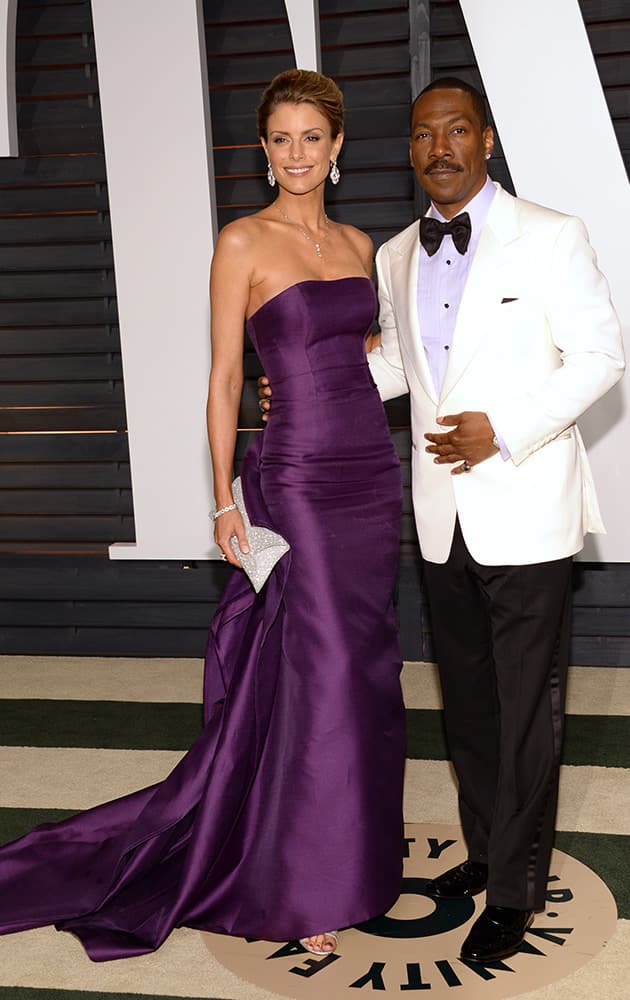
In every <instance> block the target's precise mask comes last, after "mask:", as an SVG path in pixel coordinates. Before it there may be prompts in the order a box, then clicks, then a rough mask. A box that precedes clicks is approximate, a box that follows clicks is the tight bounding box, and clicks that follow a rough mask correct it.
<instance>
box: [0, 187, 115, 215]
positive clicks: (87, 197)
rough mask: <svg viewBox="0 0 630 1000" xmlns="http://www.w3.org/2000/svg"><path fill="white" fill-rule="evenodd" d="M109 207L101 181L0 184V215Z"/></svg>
mask: <svg viewBox="0 0 630 1000" xmlns="http://www.w3.org/2000/svg"><path fill="white" fill-rule="evenodd" d="M108 207H109V201H108V197H107V189H106V187H105V186H104V185H102V184H64V185H61V184H59V185H54V186H43V187H35V186H33V187H1V188H0V216H4V217H6V216H11V215H20V214H28V213H31V212H45V213H53V212H90V211H91V212H104V211H107V209H108Z"/></svg>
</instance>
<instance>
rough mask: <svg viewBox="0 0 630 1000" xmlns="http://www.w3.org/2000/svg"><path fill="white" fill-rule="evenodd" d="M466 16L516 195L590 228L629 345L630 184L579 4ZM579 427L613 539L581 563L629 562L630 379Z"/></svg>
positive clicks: (482, 1) (533, 5)
mask: <svg viewBox="0 0 630 1000" xmlns="http://www.w3.org/2000/svg"><path fill="white" fill-rule="evenodd" d="M461 7H462V11H463V14H464V18H465V20H466V23H467V26H468V31H469V34H470V40H471V42H472V45H473V48H474V50H475V56H476V58H477V63H478V65H479V70H480V72H481V76H482V78H483V82H484V86H485V89H486V93H487V95H488V100H489V102H490V106H491V108H492V113H493V115H494V119H495V121H496V123H497V128H498V131H499V135H500V136H501V143H502V146H503V150H504V152H505V157H506V160H507V162H508V165H509V168H510V174H511V176H512V180H513V181H514V185H515V187H516V193H517V194H518V195H520V197H521V198H527V199H529V200H530V201H537V202H539V203H540V204H542V205H549V206H550V207H551V208H555V209H558V210H559V211H561V212H566V213H568V214H570V215H578V216H579V217H580V218H581V219H583V220H584V222H585V223H586V226H587V228H588V231H589V234H590V237H591V241H592V244H593V246H594V247H595V250H596V252H597V257H598V260H599V264H600V266H601V269H602V271H603V272H604V274H605V275H606V277H607V278H608V281H609V282H610V286H611V292H612V298H613V302H614V304H615V307H616V309H617V312H618V313H619V317H620V319H621V323H622V326H623V327H624V332H625V334H626V345H628V336H627V335H628V331H629V330H630V282H629V281H628V259H627V253H625V252H624V251H623V250H622V246H621V231H622V229H623V228H624V227H625V228H626V229H627V223H628V220H629V219H630V185H629V184H628V177H627V174H626V170H625V167H624V163H623V159H622V156H621V152H620V149H619V144H618V142H617V138H616V136H615V132H614V129H613V125H612V121H611V118H610V113H609V111H608V107H607V105H606V101H605V98H604V94H603V91H602V86H601V83H600V79H599V76H598V73H597V67H596V65H595V61H594V59H593V53H592V51H591V46H590V44H589V40H588V35H587V33H586V28H585V26H584V20H583V17H582V12H581V10H580V6H579V3H578V0H553V2H552V3H550V2H549V0H528V2H527V3H523V2H522V0H501V2H500V3H488V0H461ZM541 26H544V27H543V28H542V29H541ZM580 426H581V428H582V431H583V433H584V438H585V441H586V444H587V447H588V450H589V458H590V460H591V464H592V466H593V472H594V475H595V481H596V483H597V491H598V494H599V499H600V503H601V507H602V515H603V518H604V523H605V525H606V528H607V531H608V534H607V535H590V536H588V537H587V540H586V546H585V549H584V552H583V553H582V557H583V558H585V559H589V560H594V561H598V560H604V561H608V562H628V561H630V531H629V530H628V515H627V509H626V504H625V503H622V502H621V500H620V498H622V497H627V496H628V494H629V493H630V470H629V466H628V461H627V455H628V441H629V440H630V378H628V377H626V378H624V379H622V381H621V382H620V383H618V385H616V386H615V387H614V389H612V390H611V392H609V393H608V395H607V396H605V397H604V399H603V400H601V401H600V402H599V403H597V404H596V405H595V407H594V408H593V410H592V411H590V412H589V413H587V414H585V416H584V417H583V418H582V419H581V420H580Z"/></svg>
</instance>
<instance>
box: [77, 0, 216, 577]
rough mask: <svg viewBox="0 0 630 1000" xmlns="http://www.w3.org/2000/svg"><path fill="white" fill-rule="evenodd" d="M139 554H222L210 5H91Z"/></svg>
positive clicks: (155, 1) (165, 1)
mask: <svg viewBox="0 0 630 1000" xmlns="http://www.w3.org/2000/svg"><path fill="white" fill-rule="evenodd" d="M92 13H93V19H94V34H95V44H96V55H97V62H98V75H99V89H100V99H101V108H102V118H103V135H104V141H105V157H106V164H107V177H108V186H109V200H110V208H111V216H112V219H111V221H112V238H113V247H114V264H115V273H116V287H117V296H118V309H119V317H120V337H121V344H122V356H123V372H124V382H125V400H126V407H127V426H128V431H129V453H130V460H131V480H132V487H133V503H134V518H135V525H136V543H135V544H131V545H129V544H120V545H113V546H111V548H110V556H111V557H112V558H115V559H129V558H131V559H194V558H207V557H208V556H209V555H210V554H211V550H212V546H211V542H210V531H209V525H208V510H209V508H210V506H211V495H212V488H211V475H210V466H209V460H208V448H207V442H206V434H205V399H206V393H207V388H208V370H209V366H210V356H209V332H208V331H209V305H208V277H209V271H210V260H211V257H212V249H213V234H214V233H215V231H216V224H215V210H214V201H215V194H214V191H215V187H214V175H213V169H212V159H211V157H212V139H211V133H210V116H209V107H208V105H209V93H208V82H207V64H206V50H205V42H204V23H203V12H202V7H201V0H178V3H177V4H173V3H172V0H92Z"/></svg>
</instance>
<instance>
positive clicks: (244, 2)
mask: <svg viewBox="0 0 630 1000" xmlns="http://www.w3.org/2000/svg"><path fill="white" fill-rule="evenodd" d="M203 13H204V19H205V22H206V27H210V28H212V27H215V28H218V29H219V30H223V25H224V24H226V23H227V22H229V21H250V22H251V21H255V22H260V21H263V20H265V19H267V20H273V19H277V20H283V19H284V18H285V17H286V7H285V5H284V0H265V3H264V4H262V3H260V0H239V2H238V3H236V4H235V3H234V0H203Z"/></svg>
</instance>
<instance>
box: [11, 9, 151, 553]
mask: <svg viewBox="0 0 630 1000" xmlns="http://www.w3.org/2000/svg"><path fill="white" fill-rule="evenodd" d="M17 35H18V37H17V53H16V57H17V58H16V63H17V94H18V126H19V148H20V154H21V155H20V156H19V157H18V158H17V159H1V160H0V356H1V358H2V361H1V363H0V432H1V433H0V462H1V476H2V489H1V490H0V551H3V552H7V551H12V552H26V551H29V552H32V551H44V552H67V551H98V552H103V551H104V545H105V543H106V542H108V541H110V540H115V539H121V540H127V539H131V538H133V520H132V501H131V490H130V483H129V465H128V454H127V443H126V434H125V428H126V419H125V409H124V400H123V385H122V373H121V359H120V343H119V336H118V329H117V313H116V298H115V282H114V271H113V261H112V245H111V235H110V226H109V213H108V201H107V184H106V176H105V161H104V156H103V141H102V132H101V124H100V112H99V105H98V80H97V75H96V63H95V54H94V39H93V35H92V23H91V11H90V4H89V2H87V0H79V2H77V0H74V2H65V3H64V2H56V3H45V2H42V0H39V2H37V3H34V2H32V0H31V2H28V0H21V2H20V3H19V4H18V24H17Z"/></svg>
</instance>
